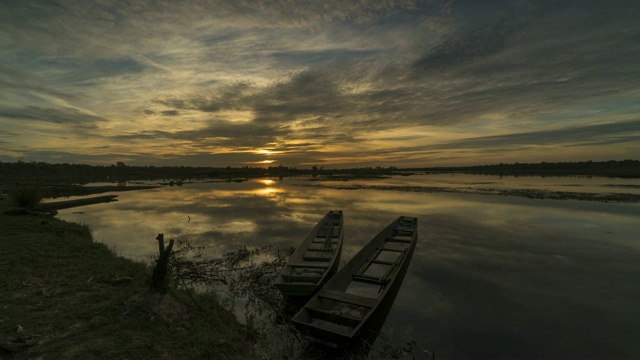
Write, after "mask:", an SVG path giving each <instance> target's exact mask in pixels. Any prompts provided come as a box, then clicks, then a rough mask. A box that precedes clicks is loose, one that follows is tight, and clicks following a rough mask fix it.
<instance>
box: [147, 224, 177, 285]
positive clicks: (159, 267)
mask: <svg viewBox="0 0 640 360" xmlns="http://www.w3.org/2000/svg"><path fill="white" fill-rule="evenodd" d="M156 240H158V251H159V252H160V255H159V256H158V260H156V267H155V268H154V269H153V275H152V276H151V290H154V291H157V292H159V293H161V294H164V293H166V292H167V273H168V269H169V258H170V256H171V251H172V249H173V239H171V240H169V246H167V248H166V249H165V247H164V234H158V236H157V237H156Z"/></svg>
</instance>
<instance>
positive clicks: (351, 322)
mask: <svg viewBox="0 0 640 360" xmlns="http://www.w3.org/2000/svg"><path fill="white" fill-rule="evenodd" d="M305 309H306V310H307V311H308V312H309V315H311V317H314V318H316V319H320V320H324V321H329V322H332V323H336V324H338V325H343V326H348V327H352V328H355V327H356V326H358V325H359V324H360V322H362V319H361V318H357V317H354V316H350V315H347V314H341V313H339V312H336V311H331V310H328V309H324V308H321V307H316V306H305Z"/></svg>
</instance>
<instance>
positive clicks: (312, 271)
mask: <svg viewBox="0 0 640 360" xmlns="http://www.w3.org/2000/svg"><path fill="white" fill-rule="evenodd" d="M343 239H344V230H343V217H342V211H341V210H334V211H329V212H328V213H327V214H326V215H325V216H324V217H323V218H322V220H320V222H318V224H317V225H316V226H315V227H314V228H313V230H311V232H310V233H309V235H307V237H306V238H305V239H304V241H303V242H302V244H300V246H298V248H297V249H296V250H295V251H294V253H293V254H291V257H289V260H288V262H287V264H286V265H285V266H284V268H283V269H282V272H281V273H280V275H278V278H277V279H276V280H275V286H276V287H277V288H278V290H280V292H281V293H282V294H284V295H287V296H311V295H313V294H314V293H315V292H316V291H318V289H319V288H320V287H321V286H322V285H323V284H324V283H325V282H326V281H327V280H328V279H329V278H330V277H331V276H333V274H335V273H336V270H338V264H339V262H340V253H341V251H342V241H343Z"/></svg>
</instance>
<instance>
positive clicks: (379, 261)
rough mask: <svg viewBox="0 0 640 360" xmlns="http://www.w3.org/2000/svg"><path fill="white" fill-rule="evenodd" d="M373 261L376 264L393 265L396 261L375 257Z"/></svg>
mask: <svg viewBox="0 0 640 360" xmlns="http://www.w3.org/2000/svg"><path fill="white" fill-rule="evenodd" d="M371 262H372V263H374V264H382V265H393V264H394V262H393V261H385V260H378V259H373V260H371Z"/></svg>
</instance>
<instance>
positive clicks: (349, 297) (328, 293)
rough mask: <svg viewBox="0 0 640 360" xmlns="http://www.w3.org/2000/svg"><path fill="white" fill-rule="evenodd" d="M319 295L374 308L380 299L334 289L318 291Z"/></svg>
mask: <svg viewBox="0 0 640 360" xmlns="http://www.w3.org/2000/svg"><path fill="white" fill-rule="evenodd" d="M318 296H319V297H322V298H325V299H330V300H335V301H340V302H344V303H348V304H353V305H358V306H364V307H368V308H374V307H375V306H376V305H377V304H378V299H371V298H368V297H364V296H358V295H353V294H348V293H345V292H340V291H333V290H324V289H323V290H320V292H319V293H318Z"/></svg>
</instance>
